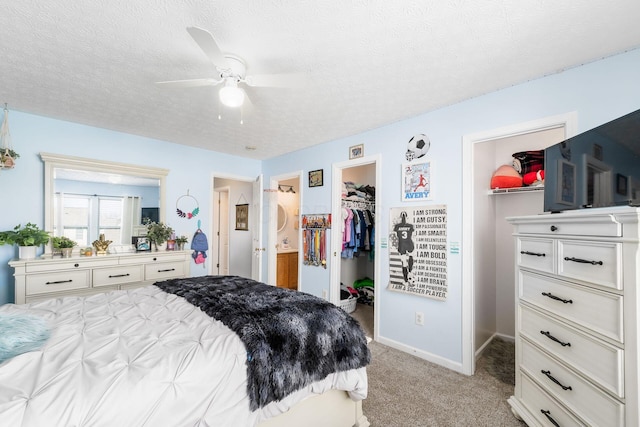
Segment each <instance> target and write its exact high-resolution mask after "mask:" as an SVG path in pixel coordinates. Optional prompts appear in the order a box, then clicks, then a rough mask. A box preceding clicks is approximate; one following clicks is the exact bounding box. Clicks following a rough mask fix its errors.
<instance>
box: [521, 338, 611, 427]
mask: <svg viewBox="0 0 640 427" xmlns="http://www.w3.org/2000/svg"><path fill="white" fill-rule="evenodd" d="M520 359H521V360H520V369H522V370H523V371H524V372H526V373H527V374H528V375H530V376H531V377H532V378H534V379H535V380H536V381H537V382H538V383H539V384H540V385H541V386H542V388H543V389H544V390H546V391H547V392H548V393H549V394H550V395H552V396H554V397H555V398H556V399H558V400H559V401H560V402H561V403H563V404H564V405H565V406H566V407H567V408H569V409H570V410H571V411H572V412H573V413H575V414H576V415H578V416H579V417H581V418H583V419H584V420H585V421H586V422H587V424H588V425H592V426H621V425H624V405H623V404H622V403H621V402H620V401H618V400H616V399H614V398H612V397H610V396H609V395H607V394H606V393H605V392H604V391H601V390H599V389H598V388H596V387H595V386H594V385H592V384H590V383H589V382H588V381H586V380H585V379H583V378H582V377H580V376H579V375H577V374H576V373H574V372H573V371H571V370H569V369H567V368H566V367H565V366H563V365H562V364H560V363H559V362H556V361H555V360H554V359H552V358H551V357H549V356H547V355H546V354H544V353H543V352H542V351H540V350H538V349H537V348H536V347H535V346H534V345H532V344H530V343H529V342H528V341H527V340H521V351H520Z"/></svg>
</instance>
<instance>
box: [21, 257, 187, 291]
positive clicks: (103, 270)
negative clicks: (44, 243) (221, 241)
mask: <svg viewBox="0 0 640 427" xmlns="http://www.w3.org/2000/svg"><path fill="white" fill-rule="evenodd" d="M190 260H191V251H158V252H139V253H129V254H119V255H118V254H113V255H104V256H90V257H82V256H77V257H71V258H44V259H32V260H13V261H10V262H9V265H10V266H11V267H13V268H14V274H13V275H14V278H15V302H16V304H24V303H26V302H32V301H38V300H42V299H47V298H57V297H61V296H68V295H91V294H95V293H99V292H107V291H111V290H117V289H127V288H133V287H139V286H146V285H151V284H153V283H155V282H157V281H159V280H166V279H173V278H176V277H186V276H188V275H189V261H190Z"/></svg>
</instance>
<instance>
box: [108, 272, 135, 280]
mask: <svg viewBox="0 0 640 427" xmlns="http://www.w3.org/2000/svg"><path fill="white" fill-rule="evenodd" d="M127 276H130V274H129V273H126V274H110V275H109V279H113V278H114V277H127Z"/></svg>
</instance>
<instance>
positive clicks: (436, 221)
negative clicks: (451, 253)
mask: <svg viewBox="0 0 640 427" xmlns="http://www.w3.org/2000/svg"><path fill="white" fill-rule="evenodd" d="M389 289H390V290H392V291H397V292H404V293H408V294H414V295H419V296H423V297H427V298H432V299H436V300H440V301H444V300H446V299H447V292H448V284H447V206H446V205H431V206H422V207H418V208H409V207H402V208H391V209H390V210H389Z"/></svg>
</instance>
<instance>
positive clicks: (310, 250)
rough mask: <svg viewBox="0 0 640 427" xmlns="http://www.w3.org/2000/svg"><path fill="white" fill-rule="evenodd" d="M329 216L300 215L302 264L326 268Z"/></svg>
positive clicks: (329, 226)
mask: <svg viewBox="0 0 640 427" xmlns="http://www.w3.org/2000/svg"><path fill="white" fill-rule="evenodd" d="M329 228H331V214H317V215H302V230H303V231H302V236H303V239H302V244H303V248H304V249H303V250H304V261H303V262H304V264H305V265H312V266H315V267H324V268H327V232H326V231H327V229H329Z"/></svg>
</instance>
